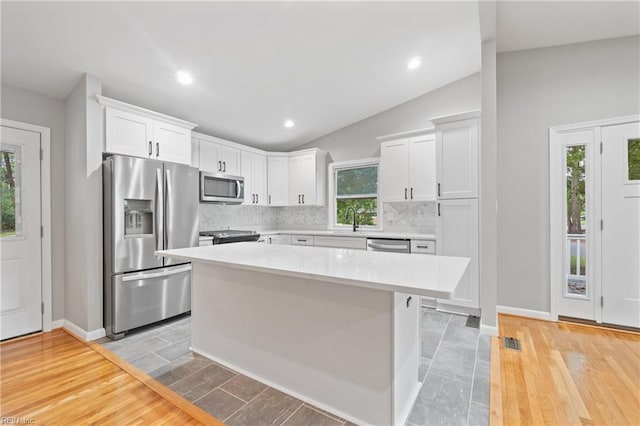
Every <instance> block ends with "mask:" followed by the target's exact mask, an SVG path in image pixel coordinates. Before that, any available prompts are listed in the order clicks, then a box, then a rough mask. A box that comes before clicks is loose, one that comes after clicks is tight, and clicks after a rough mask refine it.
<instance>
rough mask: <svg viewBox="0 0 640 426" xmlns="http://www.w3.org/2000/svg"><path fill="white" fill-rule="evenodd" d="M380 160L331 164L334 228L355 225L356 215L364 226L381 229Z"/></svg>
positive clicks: (332, 218) (332, 221) (359, 222)
mask: <svg viewBox="0 0 640 426" xmlns="http://www.w3.org/2000/svg"><path fill="white" fill-rule="evenodd" d="M378 161H379V160H378V159H366V160H356V161H346V162H341V163H333V164H331V165H330V166H329V167H330V170H329V175H330V177H331V201H332V203H331V209H330V223H332V225H333V226H334V227H347V226H351V225H352V224H353V214H354V211H355V215H356V219H357V222H358V224H359V225H360V226H361V227H371V228H379V227H380V223H381V222H380V212H379V209H378Z"/></svg>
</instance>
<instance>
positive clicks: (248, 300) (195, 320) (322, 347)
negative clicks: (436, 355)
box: [157, 243, 469, 425]
mask: <svg viewBox="0 0 640 426" xmlns="http://www.w3.org/2000/svg"><path fill="white" fill-rule="evenodd" d="M157 254H159V255H162V256H167V257H172V258H178V259H183V260H189V261H191V262H192V267H193V270H192V281H191V299H192V304H191V326H192V341H191V345H192V350H193V351H194V352H197V353H199V354H201V355H204V356H206V357H207V358H210V359H212V360H214V361H216V362H219V363H220V364H222V365H226V366H228V367H229V368H231V369H234V370H236V371H238V372H240V373H243V374H245V375H247V376H250V377H252V378H254V379H256V380H259V381H261V382H263V383H265V384H268V385H270V386H272V387H274V388H276V389H279V390H281V391H283V392H286V393H288V394H290V395H292V396H295V397H298V398H300V399H301V400H304V401H307V402H309V403H311V404H313V405H315V406H318V407H320V408H324V409H326V410H328V411H330V412H333V413H335V414H337V415H340V416H342V417H344V418H345V419H347V420H350V421H352V422H355V423H357V424H370V425H392V424H394V425H402V424H404V423H405V421H406V419H407V416H408V415H409V411H410V410H411V407H412V405H413V403H414V400H415V398H416V396H417V393H418V391H419V389H420V382H419V381H418V368H419V364H420V336H419V331H420V329H419V324H420V306H419V305H420V300H419V299H420V296H428V297H438V298H450V297H451V296H452V295H453V293H454V291H455V289H456V286H457V284H458V282H459V281H460V278H461V277H462V275H463V273H464V271H465V269H466V268H467V265H468V264H469V259H466V258H457V257H442V256H421V255H407V254H396V253H381V252H367V251H360V250H348V249H332V248H324V247H298V246H286V245H270V244H258V243H234V244H225V245H217V246H208V247H193V248H185V249H177V250H166V251H161V252H157Z"/></svg>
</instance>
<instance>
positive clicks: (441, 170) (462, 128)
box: [436, 118, 479, 200]
mask: <svg viewBox="0 0 640 426" xmlns="http://www.w3.org/2000/svg"><path fill="white" fill-rule="evenodd" d="M478 135H479V119H477V118H472V119H469V120H461V121H455V122H450V123H444V124H441V125H437V126H436V157H437V161H436V170H437V177H436V178H437V186H436V188H437V195H438V198H439V199H442V200H446V199H454V198H476V197H477V196H478Z"/></svg>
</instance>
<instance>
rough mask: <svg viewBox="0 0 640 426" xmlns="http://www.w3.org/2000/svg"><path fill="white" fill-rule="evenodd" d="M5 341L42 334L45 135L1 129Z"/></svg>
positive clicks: (0, 333)
mask: <svg viewBox="0 0 640 426" xmlns="http://www.w3.org/2000/svg"><path fill="white" fill-rule="evenodd" d="M0 137H1V140H0V178H1V179H0V191H1V197H2V210H1V212H0V218H1V230H0V324H1V325H0V338H1V339H2V340H4V339H8V338H11V337H16V336H20V335H23V334H27V333H31V332H34V331H38V330H41V329H42V311H41V304H42V285H41V275H42V270H41V238H40V225H41V218H40V134H39V133H36V132H31V131H27V130H20V129H15V128H11V127H6V126H2V127H1V129H0Z"/></svg>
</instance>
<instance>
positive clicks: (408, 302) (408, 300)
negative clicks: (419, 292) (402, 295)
mask: <svg viewBox="0 0 640 426" xmlns="http://www.w3.org/2000/svg"><path fill="white" fill-rule="evenodd" d="M409 305H411V296H409V297H407V308H408V307H409Z"/></svg>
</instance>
